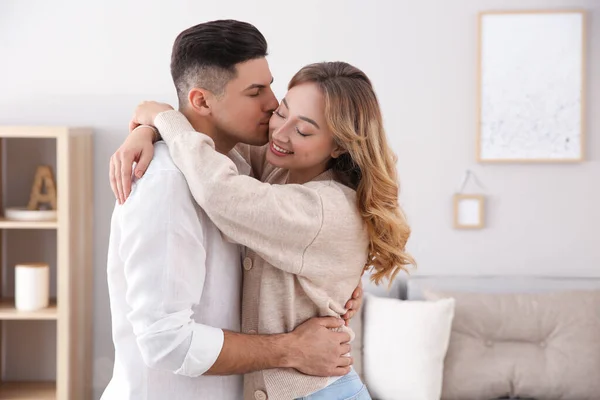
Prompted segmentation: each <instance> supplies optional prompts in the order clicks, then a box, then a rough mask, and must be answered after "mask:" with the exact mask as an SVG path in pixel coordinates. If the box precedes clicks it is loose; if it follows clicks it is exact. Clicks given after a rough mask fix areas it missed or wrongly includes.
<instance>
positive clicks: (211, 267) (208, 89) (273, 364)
mask: <svg viewBox="0 0 600 400" xmlns="http://www.w3.org/2000/svg"><path fill="white" fill-rule="evenodd" d="M266 55H267V44H266V40H265V38H264V37H263V36H262V34H261V33H260V32H259V31H258V30H257V29H256V28H255V27H253V26H252V25H250V24H247V23H243V22H238V21H213V22H209V23H205V24H200V25H197V26H194V27H192V28H189V29H187V30H186V31H184V32H182V33H181V34H180V35H179V36H178V37H177V39H176V41H175V44H174V46H173V53H172V60H171V73H172V76H173V80H174V83H175V87H176V89H177V94H178V98H179V108H180V110H181V111H182V112H183V113H184V114H185V116H186V117H187V118H188V120H189V121H190V123H191V124H192V125H193V126H194V128H195V130H197V131H201V132H203V133H205V134H207V135H209V136H210V137H211V138H212V139H213V140H214V142H215V145H216V149H217V150H218V151H219V152H221V153H223V154H228V155H229V156H230V157H231V158H232V160H234V162H236V165H237V166H238V169H239V171H240V172H242V173H246V174H250V173H251V168H250V166H249V165H248V164H247V163H246V162H245V160H244V158H243V157H242V155H241V154H240V153H239V152H238V151H236V150H235V149H233V148H234V146H236V144H238V143H246V144H251V145H262V144H264V143H266V141H267V139H268V121H269V118H270V116H271V113H272V112H273V110H274V109H275V108H276V107H277V100H276V98H275V96H274V95H273V92H272V91H271V88H270V84H271V82H272V76H271V73H270V70H269V67H268V64H267V61H266V59H265V57H266ZM137 129H146V130H147V131H148V133H149V134H153V132H152V131H151V130H148V128H145V127H140V128H137ZM136 157H137V155H127V154H121V153H119V152H117V153H116V154H115V156H113V161H115V160H116V161H117V162H115V163H111V168H114V167H115V165H117V164H119V161H120V160H121V159H123V160H125V161H124V162H122V163H121V165H117V166H116V169H115V170H112V171H111V184H112V187H113V190H114V191H115V192H116V193H118V194H119V196H118V200H119V205H118V206H117V207H115V210H114V213H113V218H112V224H111V238H110V243H109V257H108V283H109V294H110V300H111V313H112V320H113V340H114V344H115V366H114V373H113V378H112V380H111V382H110V383H109V385H108V387H107V388H106V391H105V392H104V395H103V397H102V398H103V399H104V400H110V399H119V400H121V399H168V398H169V397H171V398H176V399H182V400H185V399H194V400H196V399H223V400H228V399H232V400H233V399H236V400H237V399H241V398H242V379H241V375H239V374H244V373H247V372H251V371H255V370H261V369H270V368H278V367H289V368H296V369H298V370H299V371H301V372H303V373H306V374H311V375H321V376H332V375H342V374H344V373H346V372H347V371H348V370H349V365H350V363H351V360H350V359H349V358H348V357H344V356H343V355H344V354H345V353H346V352H347V344H346V342H348V340H349V336H348V335H347V334H345V333H341V332H333V331H331V330H330V329H328V328H336V327H339V326H340V325H341V324H343V322H340V320H338V319H336V318H315V319H312V320H310V321H307V322H306V323H305V324H303V325H301V326H299V327H298V328H296V329H295V330H294V331H293V332H291V333H288V334H281V335H257V334H256V332H247V333H244V334H241V333H235V332H239V330H240V303H241V280H242V271H241V267H240V261H241V260H240V249H239V248H238V246H237V245H234V244H232V243H229V242H227V241H226V240H224V239H223V238H222V236H221V234H220V232H219V231H218V229H217V228H216V227H215V226H214V225H213V224H212V222H211V221H210V220H209V219H208V217H207V216H206V214H205V213H204V212H203V211H202V210H201V209H200V208H199V207H198V206H197V205H196V203H195V202H194V200H193V198H192V196H191V194H190V192H189V189H188V187H187V184H186V181H185V179H184V177H183V175H182V174H181V172H180V171H179V170H178V169H177V168H176V167H175V165H174V164H173V162H172V161H171V159H170V156H169V153H168V150H167V148H166V146H165V145H164V144H162V143H158V144H157V145H156V147H155V151H154V159H153V160H152V163H151V164H150V166H149V167H148V170H147V171H145V173H144V177H143V178H142V179H139V180H138V181H137V182H135V183H134V185H133V190H132V191H131V194H130V195H129V188H128V186H129V182H128V181H127V179H128V178H129V177H130V176H131V175H130V172H131V161H132V160H133V159H134V158H136ZM148 162H149V160H139V162H138V166H137V167H136V176H140V172H142V171H143V169H145V168H146V166H147V165H148ZM207 168H210V166H207ZM117 174H118V175H121V176H122V177H123V178H124V179H123V180H121V179H117ZM122 182H124V183H122ZM128 195H129V196H128ZM127 197H129V198H128V199H127V201H125V199H126V198H127ZM236 374H237V375H236ZM213 375H221V376H213Z"/></svg>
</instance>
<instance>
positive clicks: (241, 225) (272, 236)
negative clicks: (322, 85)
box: [155, 111, 368, 400]
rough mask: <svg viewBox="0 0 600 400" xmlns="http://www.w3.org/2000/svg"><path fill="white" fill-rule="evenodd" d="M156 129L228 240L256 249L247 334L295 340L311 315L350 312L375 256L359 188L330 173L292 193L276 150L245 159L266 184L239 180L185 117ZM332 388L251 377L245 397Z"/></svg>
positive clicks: (246, 302) (285, 377) (167, 119)
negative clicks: (274, 158)
mask: <svg viewBox="0 0 600 400" xmlns="http://www.w3.org/2000/svg"><path fill="white" fill-rule="evenodd" d="M155 125H156V127H157V128H158V129H159V131H160V133H161V135H162V137H163V139H164V140H165V141H166V143H167V145H168V147H169V151H170V153H171V156H172V158H173V161H174V162H175V164H176V165H177V167H178V168H179V169H180V170H181V172H182V173H183V174H184V176H185V178H186V180H187V182H188V185H189V187H190V190H191V192H192V195H193V196H194V198H195V199H196V201H197V202H198V204H199V205H200V206H201V207H202V208H203V209H204V211H205V212H206V214H208V216H209V217H210V219H211V220H212V221H213V222H214V224H215V225H216V226H217V227H218V228H219V229H220V230H221V232H222V233H223V234H224V235H226V236H228V237H229V238H230V239H231V240H234V241H235V242H238V243H240V244H242V245H244V246H246V247H247V248H248V250H247V254H246V257H245V258H244V260H243V267H244V284H243V288H244V289H243V291H244V293H243V304H242V332H244V333H250V334H252V333H259V334H273V333H284V332H290V331H292V330H293V329H294V328H295V327H296V326H298V325H299V324H301V323H302V322H304V321H306V320H307V319H309V318H311V317H315V316H340V315H342V314H344V313H345V311H346V310H345V309H344V305H345V303H346V301H347V300H348V299H349V298H350V297H351V294H352V291H353V290H354V289H355V288H356V286H357V285H358V282H359V281H360V276H361V274H362V271H363V268H364V265H365V262H366V260H367V249H368V235H367V231H366V228H365V225H364V223H363V221H362V218H361V216H360V214H359V211H358V208H357V206H356V192H355V191H354V190H352V189H350V188H348V187H347V186H344V185H342V184H341V183H339V182H337V181H335V180H334V179H333V174H332V173H331V172H330V171H327V172H325V173H323V174H321V175H320V176H319V177H317V178H316V179H315V180H313V181H311V182H308V183H306V184H304V185H297V184H287V185H284V184H283V183H285V181H286V179H287V171H286V170H283V169H280V168H275V167H273V166H270V165H268V164H265V160H264V158H265V157H264V156H265V151H266V149H267V147H266V146H265V147H263V149H262V151H261V149H259V151H258V152H252V153H251V154H250V152H245V153H246V154H244V155H245V157H246V158H247V159H248V158H249V160H248V161H249V163H250V164H251V165H252V166H253V169H254V171H255V174H256V177H258V178H261V181H262V182H259V181H258V180H256V179H254V178H251V177H249V176H245V175H239V174H238V171H237V169H236V167H235V164H234V163H233V162H232V161H231V160H230V159H229V158H228V157H227V156H225V155H222V154H220V153H218V152H217V151H215V150H214V143H213V141H212V139H211V138H209V137H208V136H206V135H204V134H201V133H198V132H196V131H194V128H193V127H192V126H191V124H190V123H189V122H188V120H187V119H186V118H185V117H184V116H183V115H182V114H181V113H179V112H178V111H167V112H163V113H161V114H159V115H158V117H157V118H156V120H155ZM259 152H260V153H261V154H259ZM328 382H329V379H328V378H319V377H314V376H307V375H303V374H301V373H299V372H298V371H296V370H293V369H283V368H282V369H272V370H265V371H259V372H255V373H252V374H247V375H246V377H245V382H244V399H246V400H254V399H255V398H268V399H271V400H290V399H295V398H298V397H302V396H306V395H308V394H310V393H313V392H315V391H318V390H320V389H322V388H324V387H325V386H327V384H328ZM265 394H266V397H265Z"/></svg>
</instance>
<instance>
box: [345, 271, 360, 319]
mask: <svg viewBox="0 0 600 400" xmlns="http://www.w3.org/2000/svg"><path fill="white" fill-rule="evenodd" d="M362 303H363V287H362V280H361V281H360V282H359V283H358V286H357V287H356V289H354V292H352V298H351V299H350V300H348V302H347V303H346V310H348V311H346V314H344V315H342V318H343V319H344V321H345V324H346V326H348V324H349V323H350V320H351V319H352V317H354V316H355V315H356V313H357V312H358V311H359V310H360V308H361V307H362Z"/></svg>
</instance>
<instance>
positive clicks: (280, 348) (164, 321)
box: [119, 171, 351, 376]
mask: <svg viewBox="0 0 600 400" xmlns="http://www.w3.org/2000/svg"><path fill="white" fill-rule="evenodd" d="M121 207H122V208H121V210H119V211H120V215H119V218H120V226H121V245H120V248H119V253H120V255H121V257H122V259H123V260H124V262H125V276H126V280H127V286H128V289H127V302H128V304H129V305H130V306H131V308H132V310H131V312H130V313H129V314H128V319H129V321H130V322H131V324H132V326H133V329H134V333H135V335H136V338H137V343H138V346H139V349H140V351H141V353H142V357H143V359H144V361H145V362H146V364H147V365H148V366H150V367H153V368H158V369H163V370H168V371H171V372H174V373H177V374H181V375H186V376H198V375H202V374H205V373H207V371H208V374H214V375H228V374H242V373H247V372H252V371H256V370H261V369H267V368H279V367H290V368H296V369H298V370H300V371H302V372H304V373H307V374H313V375H321V376H331V375H343V374H344V373H345V372H347V370H348V366H349V365H350V364H351V359H349V358H348V357H343V356H342V355H343V354H346V353H347V352H348V349H349V346H348V344H347V342H348V341H349V339H350V337H349V336H348V335H347V334H345V333H338V332H333V331H331V330H329V329H327V328H328V327H330V328H335V327H338V326H340V325H342V324H343V322H341V320H340V319H337V318H315V319H312V320H309V321H308V322H306V323H305V324H303V325H301V326H299V327H298V328H297V329H296V330H295V331H294V332H292V333H289V334H280V335H243V334H239V333H234V332H223V331H222V330H221V329H217V328H213V327H210V326H206V325H202V324H198V323H196V322H195V321H194V320H193V319H192V306H193V305H194V304H196V303H197V302H198V301H199V299H200V298H201V295H202V288H203V285H204V280H205V251H204V248H203V240H202V229H201V228H202V227H201V226H200V222H199V221H198V219H197V218H195V208H194V203H193V200H192V198H191V196H190V194H189V191H188V188H187V184H186V182H185V180H184V178H183V176H182V175H181V174H180V173H179V172H178V171H158V172H153V171H149V172H148V173H147V174H146V176H145V177H144V178H143V180H140V181H138V183H137V185H136V187H135V188H134V192H133V194H132V195H131V197H130V198H129V199H128V201H127V202H125V204H124V205H123V206H121Z"/></svg>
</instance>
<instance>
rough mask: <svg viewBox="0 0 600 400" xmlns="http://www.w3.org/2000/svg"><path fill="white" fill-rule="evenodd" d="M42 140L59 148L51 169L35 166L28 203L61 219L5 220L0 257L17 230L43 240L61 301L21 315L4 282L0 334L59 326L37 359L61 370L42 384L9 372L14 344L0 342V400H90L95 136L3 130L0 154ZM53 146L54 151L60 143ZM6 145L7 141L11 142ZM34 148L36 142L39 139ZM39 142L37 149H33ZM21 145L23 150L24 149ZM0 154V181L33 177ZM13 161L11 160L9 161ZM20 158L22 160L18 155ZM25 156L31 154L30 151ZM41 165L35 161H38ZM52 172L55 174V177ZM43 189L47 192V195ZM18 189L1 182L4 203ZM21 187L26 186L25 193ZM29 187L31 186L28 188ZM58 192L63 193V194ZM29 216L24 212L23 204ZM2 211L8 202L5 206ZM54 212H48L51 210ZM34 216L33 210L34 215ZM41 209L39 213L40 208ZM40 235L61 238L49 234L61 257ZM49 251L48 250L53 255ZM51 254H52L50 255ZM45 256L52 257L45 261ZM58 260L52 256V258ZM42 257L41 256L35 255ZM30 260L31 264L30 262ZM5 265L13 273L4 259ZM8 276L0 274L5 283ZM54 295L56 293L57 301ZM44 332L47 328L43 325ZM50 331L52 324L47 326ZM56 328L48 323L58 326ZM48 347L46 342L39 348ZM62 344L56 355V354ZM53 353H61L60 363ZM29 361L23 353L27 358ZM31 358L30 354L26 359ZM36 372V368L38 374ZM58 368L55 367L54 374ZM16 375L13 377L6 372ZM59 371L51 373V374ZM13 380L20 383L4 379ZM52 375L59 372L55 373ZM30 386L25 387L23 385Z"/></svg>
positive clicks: (62, 130) (75, 131)
mask: <svg viewBox="0 0 600 400" xmlns="http://www.w3.org/2000/svg"><path fill="white" fill-rule="evenodd" d="M20 139H28V140H29V139H43V140H46V142H48V143H51V144H52V145H51V146H49V147H48V149H50V148H52V149H54V148H56V158H55V159H56V165H53V166H52V168H48V167H49V166H42V167H40V168H38V169H37V172H36V177H35V181H34V184H33V187H32V188H31V192H30V195H31V196H30V201H29V205H28V207H27V208H29V209H32V208H33V209H38V208H40V207H39V206H40V205H42V204H43V203H47V204H48V205H49V207H51V208H52V209H53V210H56V220H52V221H37V220H27V221H25V220H9V219H6V218H0V243H1V245H0V260H6V254H7V253H8V254H10V253H11V251H16V250H13V248H12V247H9V246H7V245H6V244H5V243H7V241H6V240H1V239H2V237H3V236H4V235H6V234H7V233H8V232H11V231H14V230H23V232H19V234H18V236H19V237H24V238H25V240H26V238H27V235H35V236H36V237H37V239H36V240H38V241H41V243H42V244H43V246H41V249H42V250H40V253H41V255H42V259H39V261H43V262H47V263H48V264H49V265H50V266H51V274H53V277H55V280H56V296H55V297H56V298H51V299H50V305H49V307H47V308H44V309H41V310H35V311H18V310H16V308H15V300H14V298H13V296H12V294H11V293H10V292H8V293H4V290H5V288H6V287H7V286H10V285H12V284H14V281H13V282H10V281H8V282H1V283H2V285H0V290H2V291H1V292H0V333H2V336H4V330H5V329H6V327H7V326H12V325H10V324H17V323H16V322H12V321H15V320H18V321H29V322H28V324H31V329H32V331H35V329H36V326H38V325H36V324H55V326H56V330H57V332H56V342H54V341H53V340H50V342H49V343H50V344H48V345H51V346H52V349H48V350H49V351H44V352H42V354H40V356H39V357H40V359H39V362H40V364H43V365H48V361H49V360H48V359H47V357H53V359H52V360H51V365H52V364H54V365H55V370H56V375H55V376H56V379H55V381H54V380H52V381H49V382H46V381H44V380H45V379H46V378H45V377H46V375H44V376H43V377H40V378H38V377H36V376H30V375H27V376H24V377H23V378H21V376H20V375H21V373H20V371H19V373H17V371H12V370H9V368H12V366H11V365H10V363H7V362H6V360H5V354H6V353H5V352H6V351H7V348H6V346H8V345H7V344H6V343H5V341H1V342H0V354H1V356H2V363H0V374H1V376H0V400H4V399H53V400H54V399H58V400H80V399H81V400H85V399H91V398H92V349H93V346H92V272H93V269H92V215H93V169H92V168H93V164H92V132H91V129H88V128H70V127H36V126H33V127H27V126H0V150H3V147H4V146H6V145H7V144H8V145H12V142H11V141H12V140H20ZM53 141H55V143H56V146H54V143H53ZM7 142H8V143H7ZM33 143H34V142H33ZM36 145H37V146H40V144H39V143H38V144H35V143H34V144H33V146H36ZM15 148H20V149H22V148H23V146H20V147H19V146H16V147H15ZM7 153H8V152H7V151H0V154H1V155H2V156H1V157H2V158H1V162H0V168H2V169H5V170H6V171H7V173H8V174H7V173H5V174H2V173H0V177H4V176H7V175H9V176H12V177H16V178H17V180H19V179H30V177H26V176H23V177H21V176H19V173H20V170H19V169H17V168H14V169H11V160H13V159H14V157H15V156H14V155H13V153H10V156H8V155H7ZM11 157H12V158H11ZM17 157H18V156H17ZM24 157H30V155H29V154H26V155H24ZM33 162H35V160H34V161H33ZM52 170H54V171H55V173H56V175H55V176H54V177H53V176H52ZM42 186H43V187H44V189H45V192H44V191H42ZM9 190H15V188H13V187H7V183H6V181H2V184H1V185H0V203H1V201H2V198H4V197H5V196H2V192H4V193H6V191H9ZM21 190H22V189H21ZM26 190H27V189H26ZM57 192H58V193H57ZM22 208H23V211H27V210H26V207H22ZM0 210H4V205H3V204H0ZM50 211H52V210H45V211H44V212H50ZM32 212H33V211H32ZM38 212H40V211H39V210H38ZM39 230H52V231H55V232H56V234H55V236H54V235H50V237H51V238H52V239H51V240H52V244H54V237H55V238H56V253H55V252H54V249H52V245H50V246H48V243H45V241H46V240H47V239H46V237H48V235H39V232H38V233H36V231H39ZM48 249H50V250H48ZM48 251H49V253H48ZM44 254H46V256H45V258H44ZM51 255H52V256H51ZM36 256H37V253H36ZM24 261H26V260H24ZM2 264H3V265H1V267H2V268H11V267H12V266H11V265H6V262H4V261H3V262H2ZM4 275H5V274H4V273H0V280H1V279H2V278H3V276H4ZM53 297H54V296H53ZM39 326H40V327H41V326H42V325H39ZM44 326H45V327H44V329H48V328H46V327H47V325H44ZM52 327H53V325H50V329H52ZM36 345H37V346H46V345H47V343H46V342H43V343H41V344H39V343H38V344H36ZM54 346H56V352H54V351H53V350H54ZM25 350H26V347H23V346H19V347H18V349H16V350H15V349H12V350H11V351H12V352H13V353H12V354H13V356H14V355H15V352H18V351H25ZM54 354H56V356H55V359H54ZM24 356H25V355H24ZM27 356H30V355H29V354H27ZM16 357H19V354H18V353H17V354H16ZM34 370H35V369H34ZM51 371H52V370H51ZM7 372H11V373H7ZM52 372H53V371H52ZM7 376H13V377H15V378H14V379H5V378H6V377H7ZM52 376H54V374H52ZM24 381H26V382H24Z"/></svg>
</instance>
